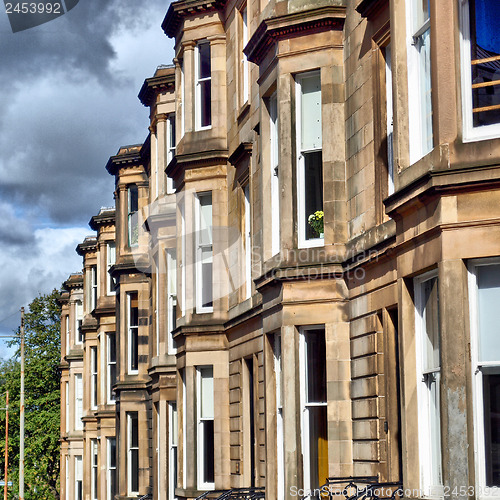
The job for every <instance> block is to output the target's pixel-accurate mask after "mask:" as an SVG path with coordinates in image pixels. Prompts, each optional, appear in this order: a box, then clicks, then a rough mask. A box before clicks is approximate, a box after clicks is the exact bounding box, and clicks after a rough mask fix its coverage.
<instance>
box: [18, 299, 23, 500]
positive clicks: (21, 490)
mask: <svg viewBox="0 0 500 500" xmlns="http://www.w3.org/2000/svg"><path fill="white" fill-rule="evenodd" d="M20 334H21V394H20V397H19V399H20V401H19V406H20V415H19V500H24V307H21V330H20Z"/></svg>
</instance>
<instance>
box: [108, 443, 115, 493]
mask: <svg viewBox="0 0 500 500" xmlns="http://www.w3.org/2000/svg"><path fill="white" fill-rule="evenodd" d="M112 441H114V442H115V457H114V460H113V457H112V455H111V443H112ZM116 459H117V457H116V438H115V437H108V438H106V495H107V500H114V495H115V493H116V492H113V491H111V483H112V481H111V474H113V472H112V471H115V472H114V474H115V485H116V480H117V476H116ZM113 461H114V464H115V465H114V466H113V465H112V463H113Z"/></svg>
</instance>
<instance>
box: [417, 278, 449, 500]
mask: <svg viewBox="0 0 500 500" xmlns="http://www.w3.org/2000/svg"><path fill="white" fill-rule="evenodd" d="M415 306H416V332H417V343H416V346H417V377H418V378H417V381H418V388H417V397H418V409H419V413H418V427H419V436H421V439H420V442H419V448H420V451H419V454H420V480H421V487H422V490H423V492H424V494H425V495H428V496H439V495H441V496H442V495H443V491H442V484H443V478H442V468H441V431H440V429H441V415H440V410H439V400H440V397H439V392H440V386H441V368H440V365H441V354H440V336H441V334H440V324H439V322H440V320H439V287H438V278H437V274H436V272H433V273H431V274H426V275H424V276H422V277H419V278H417V279H416V280H415Z"/></svg>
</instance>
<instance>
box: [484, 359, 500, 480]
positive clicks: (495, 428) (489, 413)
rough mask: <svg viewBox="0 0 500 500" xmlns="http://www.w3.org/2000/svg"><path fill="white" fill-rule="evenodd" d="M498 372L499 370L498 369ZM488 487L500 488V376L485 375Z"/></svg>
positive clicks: (485, 435)
mask: <svg viewBox="0 0 500 500" xmlns="http://www.w3.org/2000/svg"><path fill="white" fill-rule="evenodd" d="M496 371H498V368H497V369H496ZM483 401H484V439H485V443H484V444H485V446H484V448H485V455H486V457H485V458H486V485H487V486H496V487H499V486H500V374H498V373H494V374H489V373H485V374H484V375H483Z"/></svg>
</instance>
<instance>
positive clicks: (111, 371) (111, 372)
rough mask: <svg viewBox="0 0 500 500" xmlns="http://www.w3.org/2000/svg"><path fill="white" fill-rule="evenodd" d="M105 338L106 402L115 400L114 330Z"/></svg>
mask: <svg viewBox="0 0 500 500" xmlns="http://www.w3.org/2000/svg"><path fill="white" fill-rule="evenodd" d="M106 340H107V360H106V365H107V373H106V376H107V382H108V388H107V401H108V404H110V403H114V402H115V401H116V397H115V392H114V391H113V386H114V385H115V384H116V334H115V333H114V332H112V333H108V334H106Z"/></svg>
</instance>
